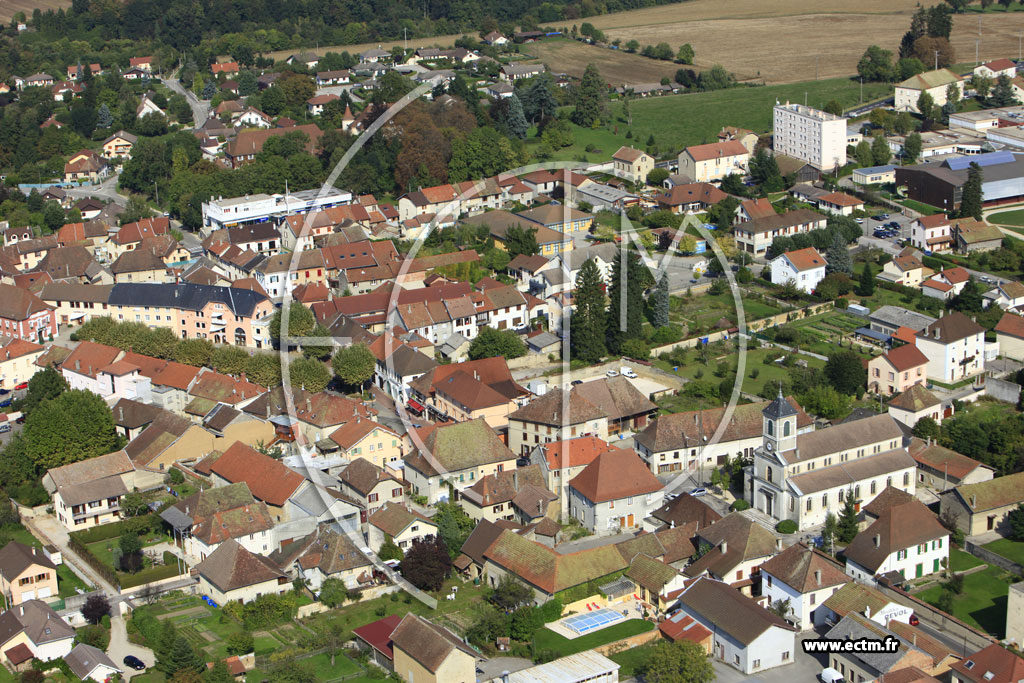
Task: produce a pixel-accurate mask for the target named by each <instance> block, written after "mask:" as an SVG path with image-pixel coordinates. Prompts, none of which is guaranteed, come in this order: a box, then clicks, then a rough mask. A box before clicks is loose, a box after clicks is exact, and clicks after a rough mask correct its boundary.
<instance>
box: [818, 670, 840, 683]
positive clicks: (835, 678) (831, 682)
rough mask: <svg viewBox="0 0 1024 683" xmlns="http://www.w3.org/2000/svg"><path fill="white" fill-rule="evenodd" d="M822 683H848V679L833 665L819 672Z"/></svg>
mask: <svg viewBox="0 0 1024 683" xmlns="http://www.w3.org/2000/svg"><path fill="white" fill-rule="evenodd" d="M819 677H820V678H821V683H846V679H844V678H843V674H841V673H839V672H838V671H836V670H835V669H833V668H832V667H828V668H826V669H825V670H823V671H822V672H821V674H819Z"/></svg>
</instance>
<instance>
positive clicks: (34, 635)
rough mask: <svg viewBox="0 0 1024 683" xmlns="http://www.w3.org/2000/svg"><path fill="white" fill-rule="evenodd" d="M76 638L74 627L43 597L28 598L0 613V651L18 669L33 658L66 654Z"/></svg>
mask: <svg viewBox="0 0 1024 683" xmlns="http://www.w3.org/2000/svg"><path fill="white" fill-rule="evenodd" d="M74 641H75V629H73V628H71V626H69V625H68V623H67V622H66V621H64V619H62V618H61V616H60V615H59V614H57V613H56V612H55V611H54V610H53V608H52V607H50V606H49V605H47V604H46V603H45V602H43V601H42V600H27V601H25V602H23V603H21V604H20V605H16V606H13V607H11V608H10V609H8V610H7V611H6V612H4V613H3V614H0V652H3V654H4V659H5V660H6V662H7V663H9V664H10V665H11V667H12V668H14V669H15V670H16V671H18V670H20V669H19V668H18V667H19V666H20V665H23V664H25V663H27V662H28V661H29V660H31V659H32V658H35V659H38V660H41V661H44V662H49V661H52V660H54V659H60V658H62V657H66V656H67V655H68V653H69V652H71V648H72V646H73V645H74Z"/></svg>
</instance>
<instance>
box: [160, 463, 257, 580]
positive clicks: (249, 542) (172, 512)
mask: <svg viewBox="0 0 1024 683" xmlns="http://www.w3.org/2000/svg"><path fill="white" fill-rule="evenodd" d="M160 517H161V519H163V520H164V521H165V522H167V523H168V524H169V525H170V526H171V528H172V529H173V530H174V543H175V544H176V545H177V546H178V547H180V548H181V550H182V552H183V553H184V554H185V556H186V557H188V558H189V559H190V560H192V561H194V562H202V561H203V560H205V559H207V558H208V557H209V556H210V555H211V554H212V553H213V552H214V551H215V550H216V549H217V548H218V547H220V546H221V545H222V544H223V543H225V542H227V541H231V540H235V541H237V542H238V543H240V544H242V545H243V546H245V548H246V549H247V550H249V551H250V552H252V553H255V554H257V555H260V554H268V553H270V552H272V551H273V550H274V547H273V532H274V521H273V518H271V516H270V512H269V511H268V509H267V505H266V504H265V503H263V502H261V501H258V500H256V498H254V497H253V495H252V493H250V491H249V487H248V486H247V485H246V484H245V482H239V483H237V484H229V485H227V486H218V487H215V488H210V489H206V490H205V491H200V492H198V493H194V494H192V495H191V496H189V497H188V498H183V499H181V500H179V501H178V502H177V503H175V504H174V505H172V506H170V507H168V508H166V509H165V510H164V511H163V512H161V513H160ZM233 556H234V553H233V552H232V553H228V554H227V555H224V556H222V558H221V559H223V558H232V557H233Z"/></svg>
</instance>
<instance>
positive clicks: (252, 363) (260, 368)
mask: <svg viewBox="0 0 1024 683" xmlns="http://www.w3.org/2000/svg"><path fill="white" fill-rule="evenodd" d="M244 372H245V374H246V375H247V376H248V378H249V379H250V380H251V381H253V382H255V383H256V384H262V385H263V386H265V387H276V386H280V385H281V358H280V356H279V355H278V354H276V353H254V354H253V355H251V356H249V357H248V358H246V359H245V370H244Z"/></svg>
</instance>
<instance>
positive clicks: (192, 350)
mask: <svg viewBox="0 0 1024 683" xmlns="http://www.w3.org/2000/svg"><path fill="white" fill-rule="evenodd" d="M212 358H213V343H212V342H211V341H210V340H209V339H182V340H181V341H180V342H178V344H177V346H175V347H174V360H176V361H177V362H179V363H184V364H185V365H191V366H193V367H197V368H201V367H203V366H206V365H210V361H211V359H212Z"/></svg>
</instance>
